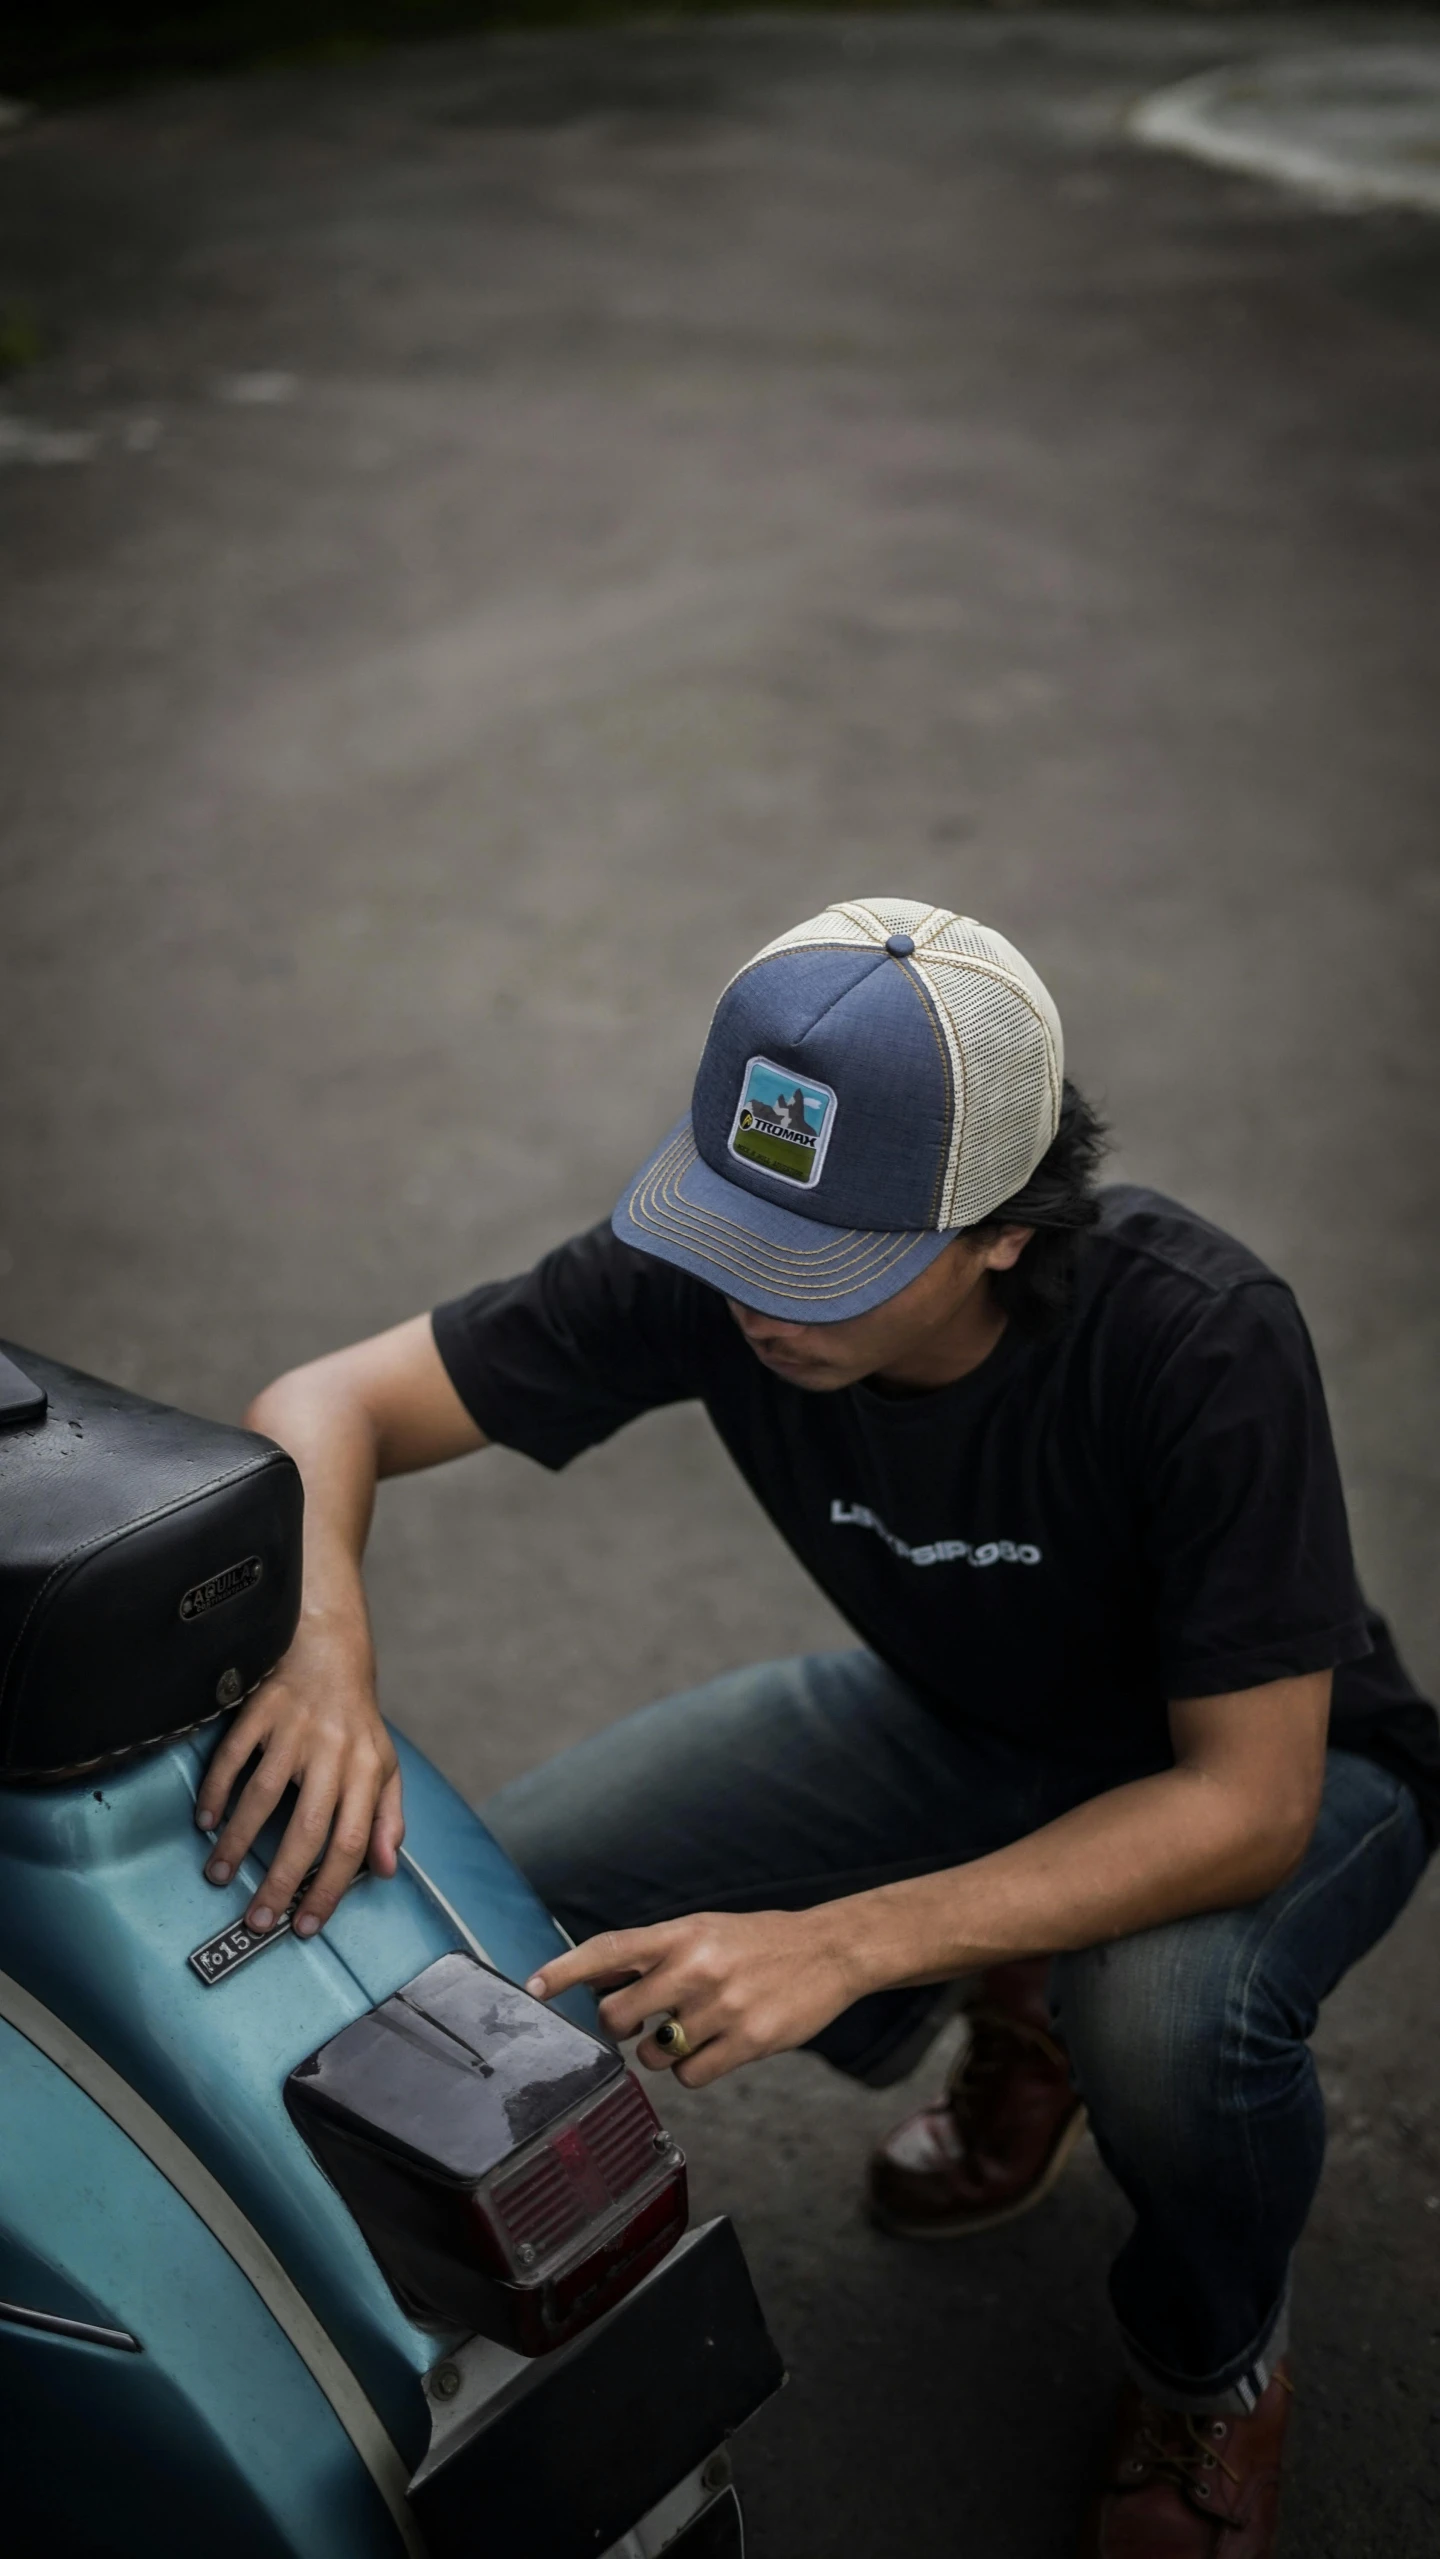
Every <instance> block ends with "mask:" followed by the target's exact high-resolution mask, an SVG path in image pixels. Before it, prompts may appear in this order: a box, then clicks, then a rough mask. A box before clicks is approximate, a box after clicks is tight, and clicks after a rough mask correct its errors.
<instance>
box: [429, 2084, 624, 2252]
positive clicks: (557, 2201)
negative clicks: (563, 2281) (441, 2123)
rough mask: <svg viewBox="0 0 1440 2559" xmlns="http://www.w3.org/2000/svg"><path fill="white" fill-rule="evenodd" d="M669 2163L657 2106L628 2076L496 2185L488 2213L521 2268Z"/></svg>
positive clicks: (571, 2236)
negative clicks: (654, 2105) (657, 2115)
mask: <svg viewBox="0 0 1440 2559" xmlns="http://www.w3.org/2000/svg"><path fill="white" fill-rule="evenodd" d="M669 2160H670V2153H669V2145H668V2143H667V2141H666V2139H665V2136H664V2134H663V2133H662V2132H661V2130H660V2125H659V2122H658V2120H657V2118H656V2114H655V2109H654V2107H653V2106H652V2105H651V2103H650V2100H649V2098H648V2097H647V2096H646V2094H645V2091H644V2089H643V2088H642V2087H641V2086H640V2083H639V2081H638V2080H636V2079H632V2078H631V2077H630V2074H629V2072H628V2071H627V2072H626V2074H625V2077H624V2078H623V2079H622V2080H621V2082H620V2084H619V2086H618V2087H617V2088H613V2089H612V2090H611V2091H610V2093H609V2095H608V2096H605V2097H602V2098H600V2099H599V2101H598V2102H597V2103H596V2104H595V2105H592V2106H587V2108H586V2109H585V2112H584V2113H583V2114H581V2115H577V2116H575V2117H573V2118H572V2120H571V2121H570V2122H569V2123H567V2124H564V2125H562V2126H561V2127H560V2129H559V2130H558V2131H557V2132H553V2133H551V2135H550V2136H549V2138H548V2140H546V2141H545V2142H544V2143H543V2144H542V2146H541V2148H540V2149H539V2150H538V2151H536V2152H532V2153H531V2155H530V2157H529V2158H528V2159H527V2160H526V2161H525V2162H524V2164H523V2165H522V2166H521V2167H518V2168H511V2169H507V2170H505V2171H504V2172H502V2173H501V2174H500V2175H499V2176H497V2177H496V2178H495V2179H494V2180H493V2182H492V2183H491V2185H490V2188H489V2193H488V2197H487V2198H486V2204H487V2209H488V2213H489V2214H490V2215H492V2216H493V2218H494V2220H495V2222H496V2223H497V2224H498V2225H499V2229H500V2232H501V2234H502V2244H503V2243H508V2247H509V2251H510V2254H511V2256H512V2259H513V2261H514V2263H515V2266H516V2271H517V2272H518V2271H519V2270H520V2269H521V2268H522V2267H525V2266H533V2265H534V2264H535V2263H536V2261H537V2259H539V2258H541V2257H548V2256H550V2255H552V2254H553V2253H554V2251H555V2250H556V2249H557V2248H563V2247H565V2246H566V2245H567V2244H568V2243H569V2242H571V2241H572V2240H574V2239H577V2238H578V2237H579V2235H580V2233H581V2232H582V2231H583V2230H585V2229H586V2228H588V2227H589V2225H590V2224H591V2223H592V2222H594V2221H596V2220H597V2219H599V2218H601V2217H602V2216H604V2215H605V2214H607V2213H608V2212H609V2211H610V2210H611V2207H612V2206H613V2205H615V2204H617V2203H619V2202H621V2201H622V2199H623V2198H624V2197H625V2196H626V2195H628V2194H632V2193H633V2192H634V2189H635V2188H636V2187H637V2186H640V2185H643V2184H644V2182H645V2180H646V2179H647V2178H651V2179H653V2178H654V2176H655V2174H656V2172H657V2170H658V2169H659V2168H660V2167H661V2163H662V2161H663V2162H665V2164H666V2165H668V2164H669ZM479 2201H480V2198H479V2196H478V2195H477V2197H476V2202H477V2204H478V2203H479Z"/></svg>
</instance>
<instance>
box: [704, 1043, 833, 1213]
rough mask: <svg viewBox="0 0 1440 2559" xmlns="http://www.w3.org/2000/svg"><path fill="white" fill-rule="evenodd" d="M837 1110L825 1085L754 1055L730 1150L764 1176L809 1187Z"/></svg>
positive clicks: (822, 1158)
mask: <svg viewBox="0 0 1440 2559" xmlns="http://www.w3.org/2000/svg"><path fill="white" fill-rule="evenodd" d="M835 1108H836V1104H835V1095H834V1093H833V1091H832V1090H831V1087H830V1086H829V1085H828V1084H812V1083H810V1082H809V1081H808V1080H807V1079H806V1078H805V1077H804V1076H803V1075H792V1074H791V1072H790V1070H789V1068H788V1067H784V1066H776V1065H775V1064H774V1062H773V1060H772V1059H770V1058H768V1057H752V1058H751V1060H750V1063H749V1065H748V1066H747V1067H746V1069H745V1075H744V1080H743V1082H742V1083H741V1086H740V1104H739V1108H738V1109H737V1111H736V1113H735V1124H734V1127H733V1128H732V1129H731V1131H730V1152H731V1154H732V1155H738V1156H739V1158H740V1161H741V1163H742V1164H754V1165H756V1166H757V1167H758V1168H759V1170H760V1171H761V1172H762V1173H778V1174H779V1176H780V1178H781V1180H782V1181H785V1182H799V1183H801V1184H802V1185H804V1187H806V1188H807V1189H813V1187H814V1185H815V1183H816V1182H818V1181H819V1179H820V1167H821V1165H822V1164H823V1163H824V1161H825V1149H826V1147H827V1146H828V1145H829V1143H830V1131H831V1129H832V1128H833V1127H834V1125H835Z"/></svg>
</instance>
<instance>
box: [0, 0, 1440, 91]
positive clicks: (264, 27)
mask: <svg viewBox="0 0 1440 2559" xmlns="http://www.w3.org/2000/svg"><path fill="white" fill-rule="evenodd" d="M1117 4H1118V5H1124V4H1125V0H1117ZM1286 4H1287V0H1249V9H1248V10H1247V11H1246V12H1245V14H1253V13H1254V12H1255V11H1256V10H1257V9H1265V8H1281V7H1283V6H1285V5H1286ZM743 5H744V0H670V5H669V6H668V7H662V8H660V9H645V8H644V7H643V0H642V5H641V6H640V7H638V8H637V6H636V0H128V5H124V6H117V5H114V0H112V5H111V6H109V7H106V6H104V5H103V4H102V0H46V5H44V6H43V7H41V6H35V5H32V6H30V7H28V8H27V7H17V8H13V9H11V10H9V11H8V12H4V13H0V91H4V92H6V93H8V94H9V95H10V96H12V97H21V98H29V99H40V100H44V99H47V98H57V99H63V98H65V97H66V96H75V95H82V96H83V95H85V94H87V93H94V92H97V91H102V90H106V89H111V88H116V87H125V86H128V85H129V84H130V83H132V82H135V81H140V80H147V79H154V78H157V77H161V76H170V77H174V76H176V75H180V76H185V75H187V74H191V75H193V74H195V73H206V72H216V71H224V70H229V69H231V68H235V67H238V66H241V65H244V64H256V63H261V64H263V63H266V62H271V63H277V62H297V61H305V60H312V61H324V60H327V59H329V60H332V61H345V60H349V59H356V58H358V57H360V56H361V55H363V54H366V53H369V52H372V51H373V50H374V49H375V48H376V47H378V46H380V45H385V44H396V43H407V42H415V41H417V40H419V39H422V38H424V37H428V36H445V35H458V34H462V33H465V32H470V31H474V30H476V29H484V28H487V27H494V28H496V29H497V30H498V29H500V28H515V27H545V26H585V25H591V26H603V25H606V24H614V23H616V22H618V21H620V20H622V19H624V18H627V17H629V18H633V17H635V16H637V15H644V16H645V17H647V18H648V19H650V20H651V21H652V22H653V20H654V19H655V18H657V17H666V18H672V19H675V18H687V17H715V16H720V15H723V14H728V13H729V12H730V11H732V10H733V9H735V8H737V7H740V6H743ZM750 5H752V6H753V5H756V0H750ZM771 5H773V0H771ZM789 5H791V6H798V7H802V8H803V7H809V6H815V7H824V8H835V7H837V6H838V7H841V8H844V7H846V6H847V5H848V0H789ZM863 5H864V6H865V7H866V8H868V9H871V10H874V9H877V8H879V9H886V8H891V7H896V6H903V7H907V8H911V9H913V8H915V7H917V6H918V7H922V8H923V7H925V6H926V5H930V6H935V7H942V8H943V7H945V6H959V7H966V6H970V7H976V8H996V9H1007V10H1011V11H1013V10H1015V9H1017V8H1019V9H1023V8H1024V7H1026V6H1027V5H1028V0H863ZM1052 5H1053V0H1052ZM1061 5H1062V6H1063V5H1065V0H1061ZM1078 5H1088V6H1090V7H1092V8H1093V7H1095V6H1096V5H1097V0H1078ZM1098 5H1099V6H1101V7H1104V6H1105V5H1106V0H1098ZM1132 5H1133V0H1132ZM1149 5H1150V6H1152V7H1155V6H1157V5H1158V6H1160V7H1164V6H1166V5H1169V6H1171V7H1174V8H1179V9H1182V10H1187V11H1190V12H1192V13H1193V12H1196V11H1208V12H1211V13H1215V12H1223V10H1224V8H1225V6H1226V0H1149ZM1421 5H1422V6H1423V5H1425V0H1421ZM1429 5H1431V6H1434V7H1440V0H1429Z"/></svg>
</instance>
